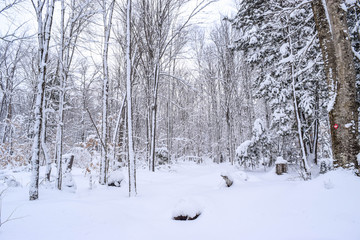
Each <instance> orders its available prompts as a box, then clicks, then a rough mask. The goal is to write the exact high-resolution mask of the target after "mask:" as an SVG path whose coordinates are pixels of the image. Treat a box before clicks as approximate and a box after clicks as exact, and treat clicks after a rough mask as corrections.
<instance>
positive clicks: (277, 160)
mask: <svg viewBox="0 0 360 240" xmlns="http://www.w3.org/2000/svg"><path fill="white" fill-rule="evenodd" d="M287 163H288V162H287V161H286V160H285V159H284V158H283V157H277V158H276V162H275V164H287Z"/></svg>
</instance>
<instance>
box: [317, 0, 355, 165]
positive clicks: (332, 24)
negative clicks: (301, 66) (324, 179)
mask: <svg viewBox="0 0 360 240" xmlns="http://www.w3.org/2000/svg"><path fill="white" fill-rule="evenodd" d="M341 4H344V1H343V0H315V1H313V2H312V9H313V13H314V19H315V23H316V28H317V31H318V37H319V40H320V46H321V50H322V55H323V60H324V68H325V73H326V79H327V84H328V86H329V91H330V103H329V106H328V111H329V119H330V132H331V141H332V152H333V158H334V166H335V167H342V168H349V167H355V168H358V162H357V154H358V151H359V145H358V142H357V134H358V133H357V132H358V119H357V118H358V111H357V107H358V105H357V103H356V87H355V82H356V78H355V67H354V56H353V52H352V49H351V42H350V38H349V34H348V27H347V22H346V12H345V10H343V9H342V7H341ZM335 124H337V125H338V128H337V129H336V128H334V127H333V126H334V125H335Z"/></svg>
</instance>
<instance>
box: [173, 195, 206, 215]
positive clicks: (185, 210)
mask: <svg viewBox="0 0 360 240" xmlns="http://www.w3.org/2000/svg"><path fill="white" fill-rule="evenodd" d="M202 211H203V210H202V207H201V205H200V204H199V203H198V202H197V201H196V200H194V199H192V198H184V199H181V200H180V201H179V202H178V203H177V204H176V205H175V208H174V210H173V212H172V217H173V218H174V217H178V216H188V217H189V218H194V217H195V216H196V215H200V214H201V212H202Z"/></svg>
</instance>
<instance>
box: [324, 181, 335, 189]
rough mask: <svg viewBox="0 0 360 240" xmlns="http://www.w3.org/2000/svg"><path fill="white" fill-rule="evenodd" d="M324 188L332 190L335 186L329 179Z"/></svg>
mask: <svg viewBox="0 0 360 240" xmlns="http://www.w3.org/2000/svg"><path fill="white" fill-rule="evenodd" d="M324 188H325V189H332V188H334V184H333V183H332V181H331V180H330V179H329V180H327V181H324Z"/></svg>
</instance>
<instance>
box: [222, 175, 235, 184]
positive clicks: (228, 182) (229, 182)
mask: <svg viewBox="0 0 360 240" xmlns="http://www.w3.org/2000/svg"><path fill="white" fill-rule="evenodd" d="M221 177H222V178H223V179H224V180H225V183H226V186H227V187H231V185H233V183H234V181H233V180H232V179H230V178H229V177H228V176H226V175H221Z"/></svg>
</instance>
